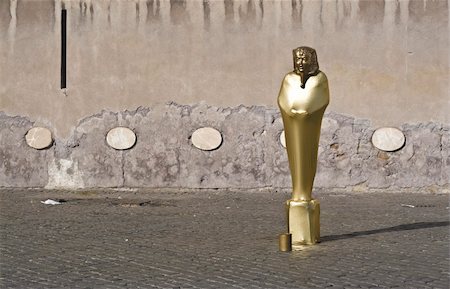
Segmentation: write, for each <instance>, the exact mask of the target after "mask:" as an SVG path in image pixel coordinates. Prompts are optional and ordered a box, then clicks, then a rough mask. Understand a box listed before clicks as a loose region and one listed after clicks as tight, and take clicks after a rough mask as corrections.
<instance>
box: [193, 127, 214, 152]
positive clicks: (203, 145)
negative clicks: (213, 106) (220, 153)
mask: <svg viewBox="0 0 450 289" xmlns="http://www.w3.org/2000/svg"><path fill="white" fill-rule="evenodd" d="M191 141H192V144H193V145H194V146H195V147H196V148H198V149H201V150H204V151H212V150H215V149H217V148H218V147H220V145H221V144H222V135H221V134H220V132H219V131H218V130H216V129H215V128H212V127H202V128H199V129H197V130H196V131H194V133H193V134H192V137H191Z"/></svg>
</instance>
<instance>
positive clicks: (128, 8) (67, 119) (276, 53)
mask: <svg viewBox="0 0 450 289" xmlns="http://www.w3.org/2000/svg"><path fill="white" fill-rule="evenodd" d="M63 7H64V8H66V9H67V11H68V32H67V33H68V50H67V53H68V57H67V65H68V67H67V90H61V89H60V50H61V48H60V42H61V41H60V33H61V31H60V30H61V25H60V18H61V15H60V10H61V9H62V8H63ZM0 37H1V41H0V51H1V54H0V65H1V68H2V69H1V70H0V79H1V82H0V110H2V111H4V112H6V113H8V114H12V115H21V116H27V117H30V118H32V119H33V120H36V121H39V122H42V123H44V124H46V125H49V126H51V127H53V128H54V131H55V134H56V135H57V136H58V137H62V138H67V137H68V135H69V134H70V132H71V130H73V128H74V127H75V126H76V124H77V122H78V121H79V120H80V119H82V118H84V117H86V116H89V115H92V114H95V113H97V112H99V111H101V110H102V109H108V110H112V111H116V110H124V109H135V108H137V107H139V106H152V105H154V104H159V103H166V102H168V101H175V102H177V103H180V104H195V103H198V102H200V101H206V102H207V103H208V104H210V105H215V106H219V107H233V106H237V105H240V104H244V105H248V106H252V105H262V106H267V107H269V108H272V107H276V96H277V93H278V90H279V86H280V81H281V79H282V77H283V75H284V74H285V73H286V72H288V71H290V70H291V69H292V60H291V50H292V49H293V48H295V47H297V46H300V45H307V46H311V47H314V48H316V49H317V52H318V56H319V64H320V67H321V69H322V70H323V71H324V72H325V73H326V74H327V75H328V78H329V81H330V87H331V92H332V101H331V105H330V107H329V109H330V110H332V111H335V112H338V113H344V114H347V115H351V116H356V117H360V118H366V119H370V120H371V121H372V122H373V124H374V125H375V126H384V125H388V126H400V125H402V124H403V123H406V122H427V121H436V122H447V123H448V122H449V114H448V111H449V110H450V104H449V101H450V97H449V85H448V78H449V51H450V49H449V3H448V1H447V0H415V1H409V0H403V1H395V0H389V1H383V0H377V1H364V0H361V1H359V0H338V1H326V0H324V1H319V0H318V1H301V0H294V1H290V0H289V1H277V0H273V1H257V0H242V1H239V0H224V1H219V0H216V1H206V0H205V1H200V0H193V1H182V0H177V1H174V0H172V1H169V0H166V1H164V0H122V1H118V0H71V1H68V0H67V1H62V0H40V1H33V0H5V1H1V3H0Z"/></svg>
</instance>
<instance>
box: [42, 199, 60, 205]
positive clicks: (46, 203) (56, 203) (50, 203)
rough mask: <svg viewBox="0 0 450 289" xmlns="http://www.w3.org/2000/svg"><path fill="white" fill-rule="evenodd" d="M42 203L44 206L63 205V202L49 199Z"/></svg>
mask: <svg viewBox="0 0 450 289" xmlns="http://www.w3.org/2000/svg"><path fill="white" fill-rule="evenodd" d="M41 203H43V204H44V205H61V202H59V201H55V200H52V199H47V200H45V201H41Z"/></svg>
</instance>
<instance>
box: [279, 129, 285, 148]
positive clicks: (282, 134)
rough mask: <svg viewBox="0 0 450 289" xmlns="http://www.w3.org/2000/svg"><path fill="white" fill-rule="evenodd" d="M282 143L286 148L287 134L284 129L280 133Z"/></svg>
mask: <svg viewBox="0 0 450 289" xmlns="http://www.w3.org/2000/svg"><path fill="white" fill-rule="evenodd" d="M280 144H281V145H282V146H283V147H284V148H286V136H285V135H284V130H283V131H282V132H281V134H280Z"/></svg>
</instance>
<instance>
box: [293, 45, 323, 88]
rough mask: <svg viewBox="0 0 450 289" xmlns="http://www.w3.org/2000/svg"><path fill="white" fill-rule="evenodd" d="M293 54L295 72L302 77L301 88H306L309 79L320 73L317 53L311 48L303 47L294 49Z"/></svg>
mask: <svg viewBox="0 0 450 289" xmlns="http://www.w3.org/2000/svg"><path fill="white" fill-rule="evenodd" d="M292 54H293V57H294V72H295V73H296V74H298V75H299V76H300V79H301V85H300V86H301V87H302V88H305V84H306V81H307V80H308V78H309V77H310V76H311V75H316V74H317V73H318V72H319V64H318V62H317V55H316V51H315V50H314V49H312V48H310V47H306V46H303V47H298V48H296V49H294V50H293V51H292Z"/></svg>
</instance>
